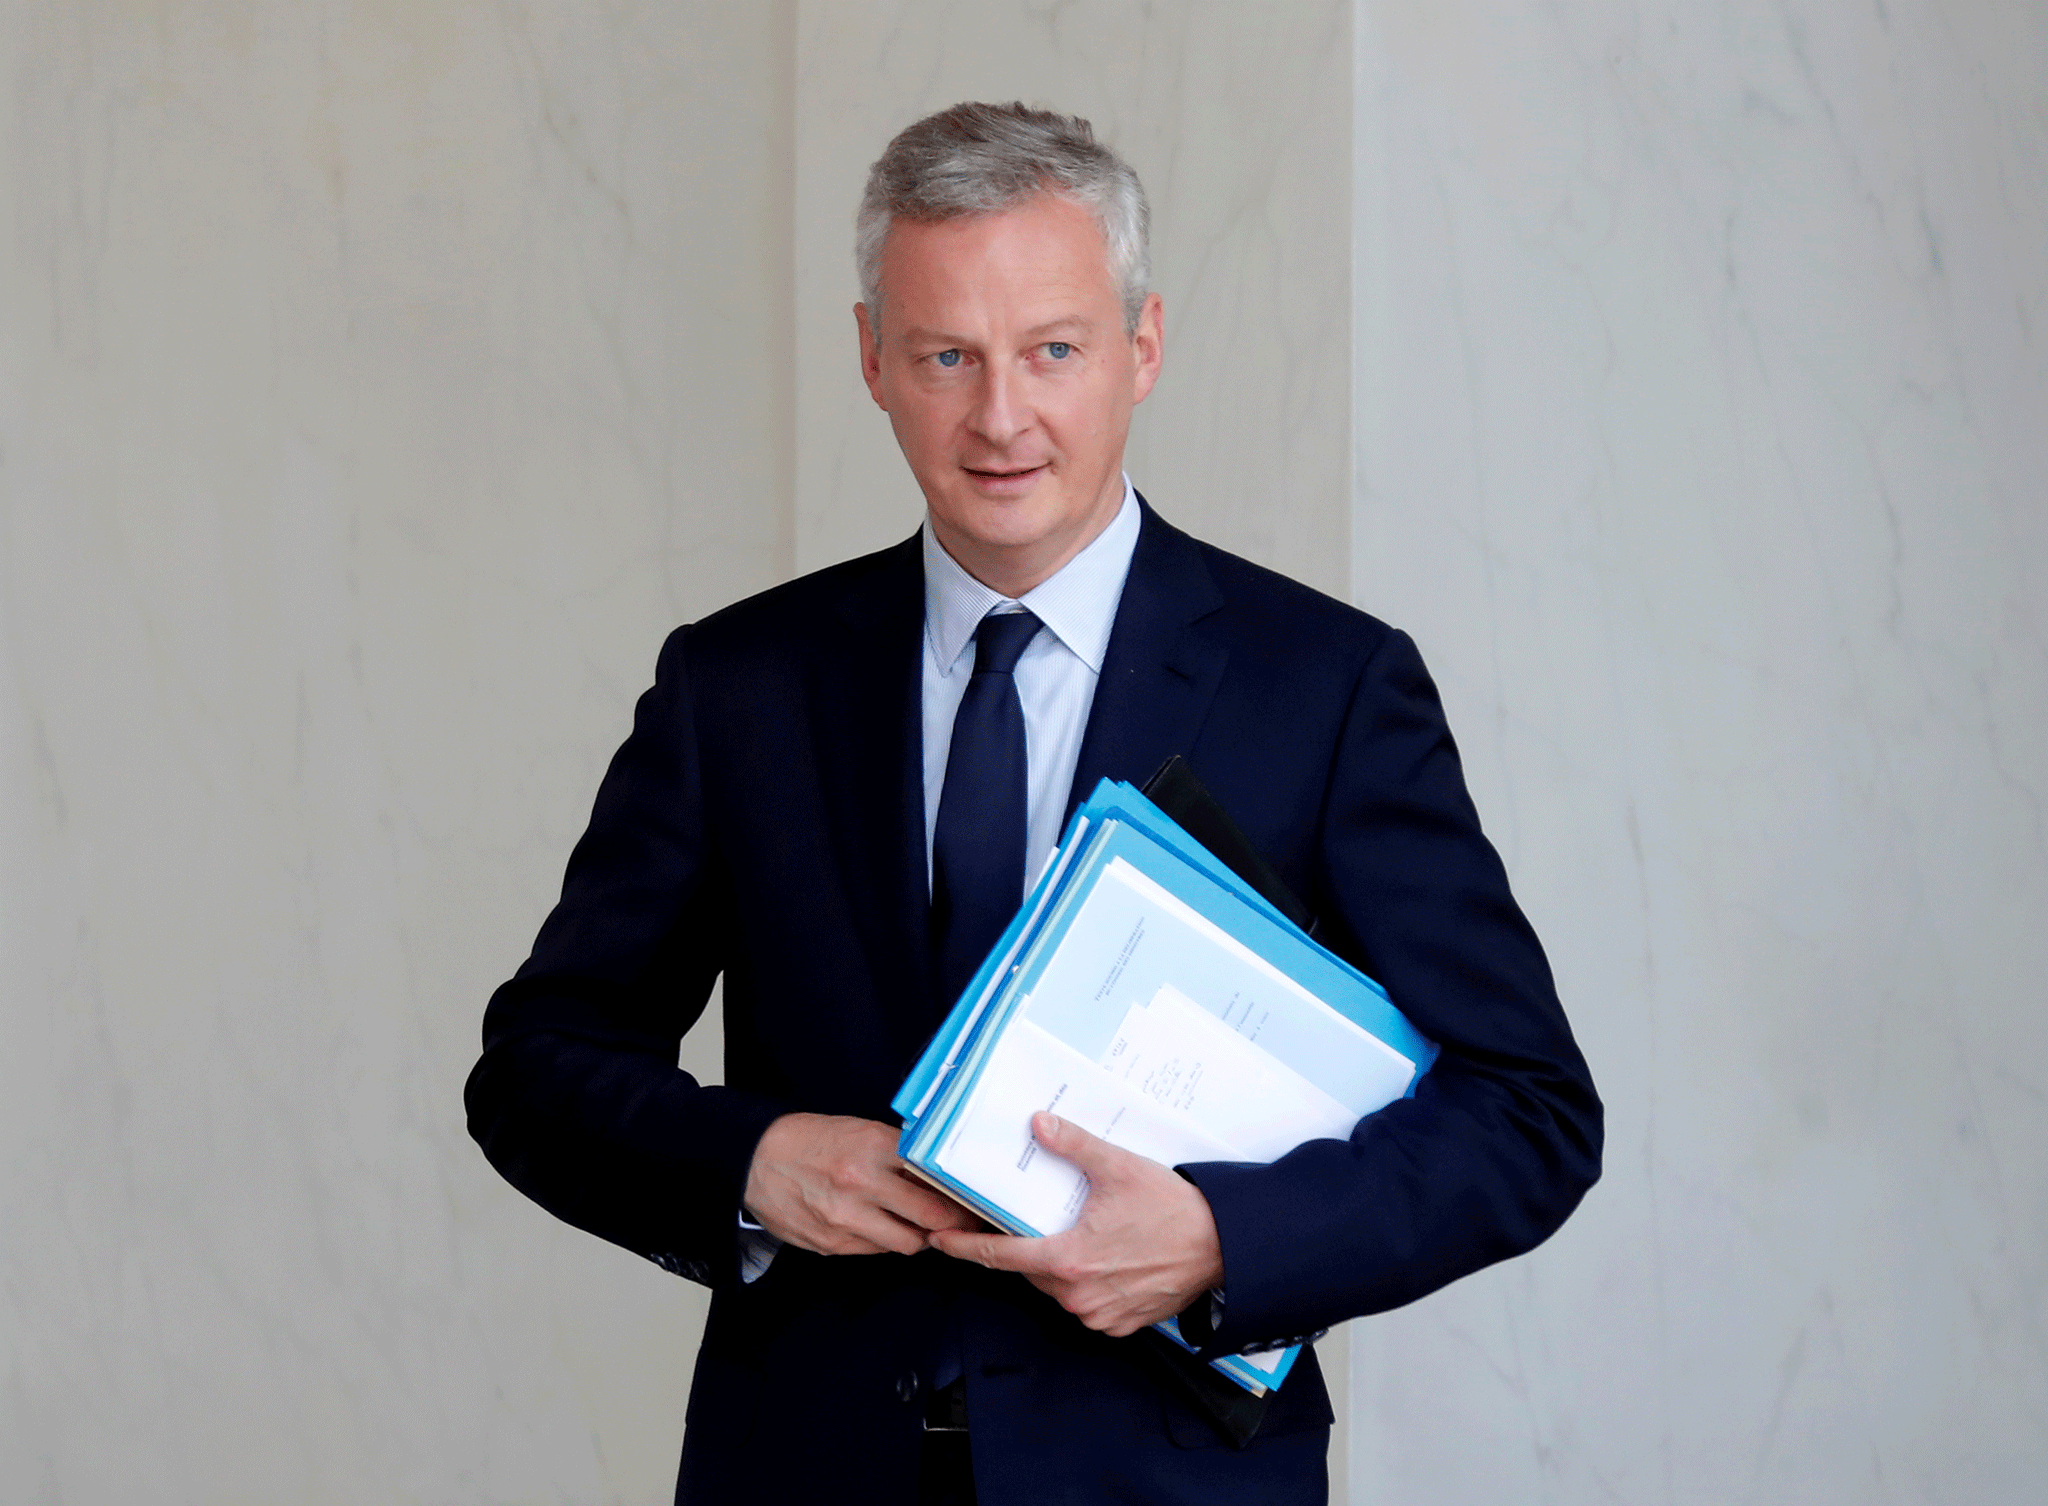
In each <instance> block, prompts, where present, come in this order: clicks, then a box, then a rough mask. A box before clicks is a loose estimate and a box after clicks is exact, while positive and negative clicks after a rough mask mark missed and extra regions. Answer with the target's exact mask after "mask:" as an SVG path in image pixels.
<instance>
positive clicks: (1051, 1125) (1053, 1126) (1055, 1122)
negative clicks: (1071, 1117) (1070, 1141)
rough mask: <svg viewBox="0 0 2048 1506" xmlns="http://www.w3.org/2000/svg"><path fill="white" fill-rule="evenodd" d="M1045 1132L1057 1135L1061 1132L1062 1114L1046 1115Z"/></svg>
mask: <svg viewBox="0 0 2048 1506" xmlns="http://www.w3.org/2000/svg"><path fill="white" fill-rule="evenodd" d="M1045 1132H1046V1133H1047V1134H1048V1135H1057V1134H1058V1133H1059V1132H1060V1116H1059V1115H1057V1114H1047V1115H1046V1116H1045Z"/></svg>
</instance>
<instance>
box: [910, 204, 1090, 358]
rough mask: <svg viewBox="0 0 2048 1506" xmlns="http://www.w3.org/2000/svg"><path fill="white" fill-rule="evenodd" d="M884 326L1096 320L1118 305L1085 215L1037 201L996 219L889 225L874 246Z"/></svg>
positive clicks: (1071, 207) (1074, 206)
mask: <svg viewBox="0 0 2048 1506" xmlns="http://www.w3.org/2000/svg"><path fill="white" fill-rule="evenodd" d="M881 273H882V290H883V306H884V308H885V310H886V311H887V317H888V320H889V322H890V323H891V324H898V325H900V324H901V323H912V324H918V325H925V324H934V323H936V324H938V325H941V326H945V327H952V326H953V325H954V324H957V323H959V322H962V321H968V322H974V323H991V322H997V323H1010V322H1013V321H1019V320H1021V321H1025V322H1029V323H1038V322H1042V321H1043V320H1045V319H1048V318H1061V317H1069V316H1075V315H1078V316H1081V317H1085V318H1090V319H1093V318H1098V317H1100V316H1101V314H1102V311H1103V307H1104V306H1105V305H1107V306H1108V307H1110V308H1112V309H1114V308H1116V307H1118V306H1119V304H1118V296H1117V290H1116V287H1115V285H1114V283H1113V281H1112V279H1111V277H1110V269H1109V247H1108V245H1107V243H1106V242H1105V241H1104V240H1103V238H1102V230H1101V228H1100V227H1099V226H1098V225H1097V224H1096V223H1095V216H1094V215H1092V214H1090V213H1089V212H1088V210H1086V209H1085V208H1083V207H1082V206H1081V205H1079V204H1076V203H1074V202H1073V201H1072V200H1071V199H1065V198H1061V197H1058V196H1057V195H1053V194H1042V195H1040V196H1039V197H1037V198H1035V199H1031V200H1028V201H1026V202H1025V203H1023V204H1020V205H1018V206H1017V207H1016V208H1014V209H1007V210H1004V211H1002V212H1001V213H998V214H984V215H973V216H970V217H967V218H963V219H956V220H940V221H931V220H899V221H897V222H896V223H895V224H894V225H893V226H891V227H890V230H889V239H888V241H887V243H886V244H885V245H884V246H883V248H882V266H881Z"/></svg>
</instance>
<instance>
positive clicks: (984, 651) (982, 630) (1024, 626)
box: [974, 612, 1040, 675]
mask: <svg viewBox="0 0 2048 1506" xmlns="http://www.w3.org/2000/svg"><path fill="white" fill-rule="evenodd" d="M1039 627H1040V623H1039V621H1038V619H1037V618H1036V617H1034V616H1032V615H1031V613H1029V612H1003V613H1000V614H998V613H993V612H992V613H990V614H989V615H988V616H986V617H984V618H982V619H981V625H980V626H979V627H977V628H976V629H975V630H974V672H975V673H976V674H978V675H979V674H988V673H995V674H999V675H1006V674H1008V673H1009V672H1010V671H1011V670H1013V669H1015V668H1016V667H1017V660H1018V659H1019V658H1021V657H1022V656H1023V653H1024V650H1025V649H1026V648H1027V647H1028V646H1029V645H1030V643H1031V640H1032V639H1033V638H1035V637H1037V636H1038V629H1039Z"/></svg>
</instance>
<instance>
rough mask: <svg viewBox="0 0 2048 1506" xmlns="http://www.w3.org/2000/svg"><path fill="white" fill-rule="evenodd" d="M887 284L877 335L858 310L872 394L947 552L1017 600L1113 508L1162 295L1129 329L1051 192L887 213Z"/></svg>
mask: <svg viewBox="0 0 2048 1506" xmlns="http://www.w3.org/2000/svg"><path fill="white" fill-rule="evenodd" d="M882 287H883V297H882V305H883V311H882V325H883V327H882V329H881V330H880V331H879V334H880V339H879V341H878V340H877V338H876V337H877V333H878V332H877V331H876V329H875V328H874V327H873V324H872V322H871V321H870V319H869V316H868V310H867V307H866V306H865V305H857V306H856V307H855V309H854V317H855V319H856V320H857V321H858V323H859V325H860V344H861V366H862V369H863V371H864V373H865V375H866V377H867V383H868V391H869V392H870V393H872V394H873V395H874V399H875V402H876V403H877V404H879V405H880V406H881V407H882V408H883V409H884V410H885V411H886V412H887V413H888V415H889V421H890V423H891V425H892V426H893V427H894V428H895V430H896V442H897V443H898V444H899V445H901V446H902V447H903V457H904V459H906V460H908V461H909V462H910V469H911V472H912V474H914V475H915V476H916V477H917V482H918V485H919V486H920V487H921V488H923V490H924V496H925V502H926V505H927V506H928V507H929V508H930V511H931V519H932V526H933V529H934V530H935V531H936V533H937V535H938V539H939V542H940V543H941V544H943V545H945V547H946V552H947V553H949V554H951V555H952V556H953V558H954V559H956V560H958V561H959V562H960V563H961V564H962V565H963V566H965V567H966V568H967V570H968V571H969V572H970V573H971V574H973V575H975V576H976V577H978V578H979V579H980V580H982V581H983V582H985V583H986V584H988V585H990V586H992V587H994V588H995V589H996V590H999V591H1001V592H1003V593H1004V594H1005V595H1010V596H1017V595H1021V594H1022V593H1023V592H1024V591H1027V590H1029V589H1030V588H1031V587H1032V586H1035V585H1037V584H1038V583H1039V582H1040V581H1042V580H1044V579H1045V578H1046V577H1047V576H1049V575H1051V574H1052V573H1053V572H1054V571H1055V570H1057V569H1059V567H1060V566H1061V565H1063V564H1065V563H1066V562H1067V561H1068V560H1069V559H1071V558H1073V556H1074V555H1075V554H1077V553H1079V552H1080V551H1081V549H1082V548H1084V547H1085V546H1086V545H1087V543H1088V542H1089V540H1091V539H1093V538H1094V537H1095V535H1096V534H1097V533H1099V532H1101V531H1102V529H1103V528H1104V527H1105V526H1106V525H1107V524H1108V522H1109V520H1110V519H1111V518H1113V517H1114V516H1116V510H1117V507H1118V505H1119V504H1120V503H1121V502H1122V500H1123V479H1122V469H1123V453H1124V440H1125V437H1126V436H1127V435H1128V434H1129V432H1130V427H1131V409H1132V408H1133V407H1134V406H1135V405H1136V404H1138V403H1140V402H1142V401H1143V400H1144V398H1145V395H1146V394H1147V393H1148V392H1150V391H1151V390H1152V384H1153V382H1154V381H1155V380H1156V379H1157V378H1158V375H1159V361H1160V351H1161V339H1160V307H1159V299H1158V296H1157V295H1156V294H1155V295H1153V296H1151V297H1148V298H1147V299H1146V301H1145V310H1144V313H1143V315H1142V316H1141V317H1140V319H1139V322H1138V330H1137V333H1136V335H1135V336H1132V335H1127V334H1125V333H1124V324H1123V307H1122V304H1121V302H1120V300H1119V298H1118V294H1117V289H1116V286H1115V284H1114V283H1113V282H1112V281H1111V280H1110V273H1109V257H1108V253H1107V251H1106V250H1105V248H1104V245H1103V240H1102V232H1101V231H1100V230H1098V229H1097V228H1096V225H1095V220H1094V217H1093V216H1092V215H1090V214H1089V212H1088V211H1087V210H1085V209H1083V208H1081V207H1080V206H1079V205H1077V204H1074V203H1072V202H1070V201H1069V200H1066V199H1063V198H1059V197H1056V196H1054V195H1051V194H1045V195H1041V196H1040V197H1038V198H1036V199H1032V200H1030V201H1029V202H1027V203H1025V204H1023V205H1021V206H1020V207H1018V208H1016V209H1012V210H1009V211H1007V212H1005V213H1002V214H993V215H982V216H978V217H975V218H971V219H963V220H948V221H945V222H943V223H938V224H932V223H926V222H920V221H905V220H899V221H897V222H896V224H895V225H894V226H893V227H892V228H891V229H890V231H889V239H888V241H887V243H886V244H885V246H884V247H883V251H882Z"/></svg>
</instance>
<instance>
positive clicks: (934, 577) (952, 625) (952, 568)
mask: <svg viewBox="0 0 2048 1506" xmlns="http://www.w3.org/2000/svg"><path fill="white" fill-rule="evenodd" d="M1141 521H1142V518H1141V514H1140V513H1139V511H1138V494H1137V492H1136V491H1135V490H1134V489H1133V488H1132V486H1131V478H1130V477H1129V476H1126V477H1124V501H1123V506H1121V507H1119V508H1118V509H1117V513H1116V516H1115V517H1114V518H1112V519H1110V521H1109V526H1108V527H1107V528H1105V529H1103V530H1102V532H1100V533H1098V534H1097V535H1096V536H1095V537H1094V538H1093V539H1092V540H1090V541H1089V544H1088V547H1087V548H1085V549H1083V550H1082V551H1081V552H1080V553H1079V554H1077V555H1075V556H1074V557H1073V558H1072V559H1070V560H1068V561H1067V562H1066V563H1065V564H1064V565H1062V566H1060V568H1059V569H1058V570H1057V571H1055V572H1054V573H1053V574H1052V576H1051V577H1050V578H1048V579H1046V580H1043V581H1040V582H1039V583H1038V584H1037V585H1035V586H1033V587H1032V588H1031V589H1030V590H1029V591H1026V592H1025V593H1024V594H1023V595H1022V596H1020V597H1010V596H1004V595H1003V594H1002V593H1000V592H998V591H995V590H992V589H990V588H989V587H987V586H985V585H983V584H982V583H981V582H980V581H978V580H976V579H975V578H974V577H973V576H971V575H969V574H968V573H967V571H966V570H965V569H963V568H962V567H961V565H960V563H959V561H957V560H955V559H954V558H953V556H952V555H950V554H948V553H946V550H945V547H944V546H943V545H941V544H940V543H939V541H938V539H937V537H936V536H934V535H933V533H932V525H931V520H930V519H929V518H927V519H926V520H925V525H924V625H925V634H926V637H927V638H928V639H929V641H930V643H931V647H932V653H933V655H934V657H935V658H936V659H937V660H938V663H939V666H940V668H942V669H945V668H950V667H951V666H952V664H953V661H954V660H956V659H958V658H959V657H960V655H961V654H962V652H964V651H965V650H966V647H967V644H968V641H969V640H970V639H971V638H973V637H974V630H975V629H976V628H977V627H979V626H980V625H981V619H982V618H984V617H986V616H987V615H988V614H989V612H990V611H991V610H993V609H994V608H996V607H999V606H1007V607H1015V606H1024V607H1028V608H1029V609H1030V610H1031V611H1032V613H1033V614H1034V615H1036V616H1037V618H1038V620H1039V621H1040V622H1042V623H1044V624H1045V625H1046V626H1047V627H1049V628H1051V629H1052V631H1053V634H1054V635H1055V636H1056V637H1057V638H1058V639H1059V640H1060V642H1062V643H1064V644H1065V645H1066V646H1067V647H1068V648H1069V649H1071V650H1072V651H1073V654H1074V657H1075V658H1077V659H1079V660H1080V661H1081V662H1082V663H1083V664H1086V665H1087V666H1088V668H1089V669H1090V670H1092V671H1093V672H1094V673H1096V674H1098V675H1099V674H1101V673H1102V656H1103V655H1104V654H1105V653H1106V652H1108V650H1109V631H1110V629H1111V628H1112V627H1113V626H1114V625H1115V624H1116V607H1117V602H1118V601H1119V600H1120V599H1121V598H1122V596H1123V594H1124V577H1125V576H1126V575H1128V574H1129V573H1130V569H1131V555H1132V553H1133V552H1134V551H1135V550H1136V549H1137V547H1138V527H1139V524H1140V522H1141Z"/></svg>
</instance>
